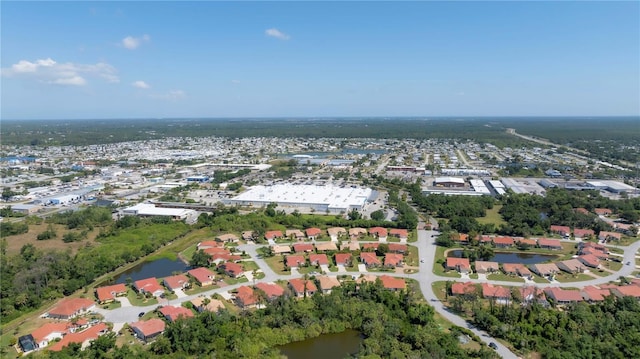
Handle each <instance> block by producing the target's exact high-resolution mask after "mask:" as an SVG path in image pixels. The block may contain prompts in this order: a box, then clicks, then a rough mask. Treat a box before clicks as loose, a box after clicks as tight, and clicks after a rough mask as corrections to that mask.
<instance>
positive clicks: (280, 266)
mask: <svg viewBox="0 0 640 359" xmlns="http://www.w3.org/2000/svg"><path fill="white" fill-rule="evenodd" d="M264 261H265V262H266V263H267V265H268V266H269V267H270V268H271V269H272V270H273V271H274V272H276V274H281V275H289V274H291V271H288V270H285V269H284V257H283V256H273V257H267V258H264Z"/></svg>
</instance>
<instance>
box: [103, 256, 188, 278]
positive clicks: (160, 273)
mask: <svg viewBox="0 0 640 359" xmlns="http://www.w3.org/2000/svg"><path fill="white" fill-rule="evenodd" d="M187 269H189V268H188V266H187V265H186V264H185V263H184V262H183V261H181V260H179V259H178V260H175V261H172V260H171V259H167V258H160V259H156V260H155V261H151V262H142V263H140V264H138V265H136V266H135V267H133V268H131V269H128V270H126V271H124V272H122V273H121V274H120V275H119V276H117V277H115V278H114V279H113V283H126V282H127V278H131V279H132V280H133V281H136V280H140V279H145V278H149V277H156V278H162V277H167V276H170V275H172V274H173V272H184V271H186V270H187Z"/></svg>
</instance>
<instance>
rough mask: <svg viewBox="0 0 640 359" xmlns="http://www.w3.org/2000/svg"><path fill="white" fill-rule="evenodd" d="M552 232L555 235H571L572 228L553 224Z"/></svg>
mask: <svg viewBox="0 0 640 359" xmlns="http://www.w3.org/2000/svg"><path fill="white" fill-rule="evenodd" d="M550 230H551V232H554V233H560V234H567V235H568V234H571V228H569V227H568V226H558V225H554V224H552V225H551V227H550Z"/></svg>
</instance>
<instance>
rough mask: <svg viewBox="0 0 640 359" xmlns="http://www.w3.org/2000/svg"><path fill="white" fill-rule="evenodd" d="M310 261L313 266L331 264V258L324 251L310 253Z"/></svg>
mask: <svg viewBox="0 0 640 359" xmlns="http://www.w3.org/2000/svg"><path fill="white" fill-rule="evenodd" d="M309 263H311V265H312V266H321V265H326V266H328V265H329V258H327V255H326V254H324V253H322V254H309Z"/></svg>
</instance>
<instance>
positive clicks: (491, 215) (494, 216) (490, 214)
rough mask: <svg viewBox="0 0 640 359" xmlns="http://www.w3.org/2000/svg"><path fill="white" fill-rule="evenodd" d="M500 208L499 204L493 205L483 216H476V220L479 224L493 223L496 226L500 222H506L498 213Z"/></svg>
mask: <svg viewBox="0 0 640 359" xmlns="http://www.w3.org/2000/svg"><path fill="white" fill-rule="evenodd" d="M501 208H502V205H501V204H498V205H495V206H493V208H491V209H488V210H487V214H486V215H485V216H484V217H478V218H476V220H477V221H478V222H479V223H481V224H489V223H493V224H495V225H496V228H497V227H499V226H500V225H501V224H506V223H507V222H505V220H504V219H502V216H501V215H500V213H499V212H500V209H501Z"/></svg>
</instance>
